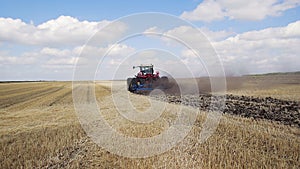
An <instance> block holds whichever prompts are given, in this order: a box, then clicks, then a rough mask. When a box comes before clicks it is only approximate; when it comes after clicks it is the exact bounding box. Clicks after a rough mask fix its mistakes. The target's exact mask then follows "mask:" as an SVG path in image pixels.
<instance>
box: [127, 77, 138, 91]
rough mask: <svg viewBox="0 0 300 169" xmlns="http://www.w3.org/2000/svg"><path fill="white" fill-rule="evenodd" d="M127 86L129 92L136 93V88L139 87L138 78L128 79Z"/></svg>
mask: <svg viewBox="0 0 300 169" xmlns="http://www.w3.org/2000/svg"><path fill="white" fill-rule="evenodd" d="M127 85H128V91H130V92H134V91H135V89H134V86H136V85H137V79H136V78H128V79H127Z"/></svg>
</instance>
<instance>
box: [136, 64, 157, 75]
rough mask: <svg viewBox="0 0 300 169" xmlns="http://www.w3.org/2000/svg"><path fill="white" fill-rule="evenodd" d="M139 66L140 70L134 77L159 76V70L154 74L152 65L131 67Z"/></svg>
mask: <svg viewBox="0 0 300 169" xmlns="http://www.w3.org/2000/svg"><path fill="white" fill-rule="evenodd" d="M135 68H140V71H139V72H138V73H137V75H136V77H139V78H159V72H158V71H157V72H156V74H154V70H153V65H152V64H151V65H141V66H133V69H135Z"/></svg>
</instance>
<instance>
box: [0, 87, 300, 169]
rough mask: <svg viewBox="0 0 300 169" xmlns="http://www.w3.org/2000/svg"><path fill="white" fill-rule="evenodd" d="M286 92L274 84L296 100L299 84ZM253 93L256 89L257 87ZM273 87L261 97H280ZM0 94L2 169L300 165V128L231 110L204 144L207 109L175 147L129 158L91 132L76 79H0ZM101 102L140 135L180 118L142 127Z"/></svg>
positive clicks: (121, 126)
mask: <svg viewBox="0 0 300 169" xmlns="http://www.w3.org/2000/svg"><path fill="white" fill-rule="evenodd" d="M33 87H34V88H33ZM286 89H287V86H284V87H283V88H280V87H279V88H276V90H277V92H278V96H282V97H289V99H294V100H295V99H297V96H295V97H294V96H293V95H289V94H290V93H299V88H298V87H295V86H293V85H290V88H288V89H289V90H286ZM247 90H249V92H250V91H251V90H252V92H250V93H252V94H253V89H252V88H251V89H247ZM247 90H244V91H242V90H240V91H237V90H235V91H234V92H236V93H239V92H244V93H243V94H245V93H247ZM272 90H275V87H274V88H273V89H268V90H258V91H257V92H258V93H257V94H258V95H261V96H265V95H268V94H269V93H270V94H274V92H272ZM49 91H51V92H49ZM268 92H269V93H268ZM0 93H1V95H0V105H1V108H0V125H1V128H0V168H34V167H37V168H300V164H299V161H300V153H299V152H300V129H299V128H294V127H289V126H284V125H281V124H276V123H273V122H269V121H263V120H259V121H256V120H253V119H246V118H240V117H235V116H228V115H225V116H223V118H222V119H221V122H220V124H219V126H218V128H217V130H216V132H215V133H214V134H213V135H212V136H211V137H210V138H209V139H208V140H207V141H206V142H205V143H204V144H199V143H198V141H197V137H198V136H199V132H200V131H201V128H202V127H201V125H202V123H203V121H204V120H205V117H206V115H205V112H201V115H199V116H198V118H197V120H196V123H195V125H194V127H193V129H192V130H191V132H190V133H189V135H188V136H187V137H186V138H185V139H184V140H183V141H182V142H181V143H180V144H178V145H177V146H176V147H174V148H172V149H171V150H169V151H167V152H165V153H163V154H161V155H158V156H154V157H151V158H145V159H130V158H125V157H120V156H117V155H114V154H111V153H109V152H107V151H105V150H104V149H103V148H101V147H98V146H97V145H96V144H94V143H93V142H92V141H91V140H90V139H89V138H88V137H87V136H86V135H85V133H84V131H83V130H82V129H81V126H80V124H79V122H78V120H77V117H76V115H75V112H74V107H73V103H72V93H71V83H68V82H45V83H26V84H22V83H19V84H0ZM96 95H97V98H98V102H99V103H104V102H105V101H107V100H105V99H104V98H109V96H110V89H109V83H108V82H106V83H104V82H103V83H101V85H100V84H97V85H96ZM298 96H299V95H298ZM135 97H138V99H142V98H141V97H143V96H132V99H133V100H134V99H137V98H135ZM144 99H145V98H144ZM8 100H9V101H8ZM144 104H145V105H147V106H149V103H147V101H145V102H144ZM100 105H102V108H107V109H108V111H105V112H103V116H104V117H105V118H106V120H108V122H111V123H110V124H111V125H112V126H114V127H116V128H117V130H118V131H120V132H123V133H124V134H127V135H130V136H135V137H149V136H152V135H156V134H158V133H159V132H161V131H163V130H165V129H166V128H168V127H169V123H166V119H168V120H170V121H172V120H173V119H174V118H175V115H174V114H172V112H170V111H169V112H167V111H166V112H164V113H163V114H162V117H161V118H159V119H157V120H156V121H154V122H152V123H151V124H147V125H137V124H134V123H133V122H129V121H128V120H125V119H123V118H121V117H119V115H118V114H117V111H116V110H114V107H113V106H112V105H109V104H100ZM136 106H137V108H138V109H139V107H138V106H139V105H136ZM147 106H146V107H147ZM140 110H144V109H143V107H140ZM162 118H163V119H162ZM116 119H117V120H118V123H115V122H116ZM113 122H114V123H113Z"/></svg>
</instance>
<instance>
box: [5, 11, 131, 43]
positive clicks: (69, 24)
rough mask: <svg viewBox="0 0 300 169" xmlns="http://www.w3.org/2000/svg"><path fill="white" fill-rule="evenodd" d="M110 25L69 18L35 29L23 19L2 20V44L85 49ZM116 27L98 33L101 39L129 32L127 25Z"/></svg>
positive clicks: (48, 22) (35, 27) (102, 22)
mask: <svg viewBox="0 0 300 169" xmlns="http://www.w3.org/2000/svg"><path fill="white" fill-rule="evenodd" d="M108 23H111V22H110V21H107V20H103V21H100V22H89V21H79V20H78V19H76V18H73V17H70V16H60V17H58V18H57V19H53V20H49V21H47V22H45V23H42V24H40V25H37V26H35V25H33V24H27V23H25V22H23V21H22V20H20V19H12V18H0V27H1V29H0V42H11V43H18V44H21V45H39V46H48V47H49V46H52V47H61V46H77V45H83V44H84V43H86V42H87V40H88V39H89V38H90V37H91V36H92V35H94V34H95V33H96V32H98V31H99V30H100V29H101V28H103V27H104V26H105V25H107V24H108ZM114 24H115V25H116V26H115V29H110V30H105V29H104V30H102V32H100V33H99V34H101V36H102V37H101V38H102V39H103V38H104V39H114V38H116V37H117V36H118V35H120V33H122V32H123V31H124V30H125V29H126V25H124V24H122V23H118V22H115V23H114ZM99 34H98V35H99Z"/></svg>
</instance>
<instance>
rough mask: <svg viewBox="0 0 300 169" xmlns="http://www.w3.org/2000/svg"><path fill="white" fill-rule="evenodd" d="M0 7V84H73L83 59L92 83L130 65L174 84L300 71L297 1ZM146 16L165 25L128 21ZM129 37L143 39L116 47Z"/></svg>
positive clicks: (33, 0)
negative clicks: (217, 72)
mask: <svg viewBox="0 0 300 169" xmlns="http://www.w3.org/2000/svg"><path fill="white" fill-rule="evenodd" d="M0 3H1V5H0V70H1V71H0V81H5V80H72V79H73V75H74V66H75V65H76V64H77V65H80V64H79V63H82V64H83V60H82V59H81V58H82V57H84V55H87V56H90V55H93V57H91V58H90V59H92V60H90V61H91V62H94V63H97V64H95V65H97V69H95V70H92V71H93V73H94V74H95V77H94V78H96V79H113V78H115V79H122V78H124V79H125V78H127V77H128V76H133V75H134V74H135V73H137V70H132V66H133V65H134V64H150V63H152V64H154V66H155V67H156V68H157V69H158V70H160V71H161V72H165V73H166V74H171V75H174V76H177V77H185V76H207V75H211V74H213V72H211V71H213V70H212V69H213V68H215V67H219V66H222V69H224V72H225V74H226V75H228V76H240V75H244V74H260V73H271V72H293V71H300V56H299V54H300V48H299V46H300V0H265V1H260V0H252V1H243V0H232V1H228V0H227V1H225V0H203V1H201V0H185V1H183V0H182V1H171V0H164V1H159V0H152V1H146V0H127V1H121V0H119V1H117V0H103V1H89V0H87V1H83V0H64V1H61V0H52V1H38V0H27V1H16V0H2V1H1V2H0ZM144 12H158V13H160V14H161V15H166V17H164V16H162V17H160V15H158V16H156V17H157V18H155V17H153V18H152V17H150V18H151V19H152V20H154V21H152V20H151V21H150V20H147V19H143V18H142V16H141V17H137V19H136V20H135V21H131V20H130V19H131V18H134V17H130V16H132V15H133V14H135V15H134V16H136V15H137V14H138V13H144ZM119 18H121V20H120V19H119ZM122 18H123V19H122ZM124 18H125V19H124ZM126 18H128V19H127V20H126ZM162 18H165V20H164V21H161V22H159V21H160V20H162ZM172 18H174V25H173V26H174V27H171V26H168V24H169V25H172V24H171V22H172V20H173V19H172ZM175 18H176V19H175ZM175 20H176V23H175ZM118 21H120V22H118ZM121 21H122V22H121ZM158 23H162V24H158ZM164 23H165V24H164ZM113 24H115V27H113V28H112V27H111V28H112V29H109V30H108V29H106V28H107V27H109V25H113ZM151 24H153V25H151ZM134 30H139V31H144V33H145V34H143V35H142V36H134V37H130V38H127V39H126V40H124V41H122V42H118V43H115V42H116V41H118V40H120V38H121V37H123V36H124V35H125V34H128V33H129V32H133V31H134ZM147 33H148V34H149V33H150V34H159V36H156V35H155V36H154V35H148V34H147ZM95 36H96V37H98V38H94V37H95ZM170 37H178V38H181V39H182V40H185V41H186V42H188V44H189V45H190V46H192V47H193V48H194V49H193V50H192V49H190V48H187V47H186V46H184V45H183V43H177V42H175V41H174V39H173V40H171V39H170ZM93 39H94V40H95V42H91V40H93ZM204 39H205V40H204ZM104 41H105V43H103V44H102V42H104ZM204 41H205V45H207V44H206V43H209V45H208V46H209V48H210V49H214V52H215V53H213V52H212V51H210V49H209V52H208V51H206V49H204V47H203V46H201V44H204V43H203V42H204ZM110 42H111V43H110ZM112 42H114V43H112ZM104 44H105V45H104ZM195 48H196V49H195ZM200 49H201V51H200ZM109 50H110V53H108V54H107V56H105V57H103V56H104V55H105V53H106V52H107V51H109ZM203 50H205V51H203ZM195 51H196V54H197V52H198V54H199V53H200V54H199V55H197V56H195V55H196V54H195V53H194V52H195ZM101 58H104V59H103V60H102V61H101ZM217 59H218V61H216V60H217ZM199 60H200V61H199ZM100 61H101V62H100ZM219 61H220V63H219ZM91 62H89V63H90V64H93V63H91ZM216 62H218V63H219V64H217V65H216V64H215V63H216ZM100 63H101V64H100ZM213 63H214V64H215V65H214V64H213ZM91 67H92V66H91ZM75 68H76V67H75ZM187 72H190V74H189V75H187Z"/></svg>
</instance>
